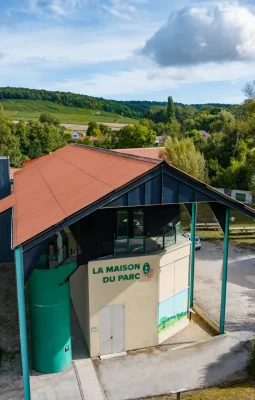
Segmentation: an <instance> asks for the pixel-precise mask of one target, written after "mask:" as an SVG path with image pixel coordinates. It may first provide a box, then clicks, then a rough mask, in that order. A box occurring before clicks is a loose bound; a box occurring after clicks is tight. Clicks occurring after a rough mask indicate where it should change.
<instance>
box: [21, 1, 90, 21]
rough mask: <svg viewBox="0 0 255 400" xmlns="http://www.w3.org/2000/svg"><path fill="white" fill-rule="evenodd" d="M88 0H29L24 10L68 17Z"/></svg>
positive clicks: (36, 13)
mask: <svg viewBox="0 0 255 400" xmlns="http://www.w3.org/2000/svg"><path fill="white" fill-rule="evenodd" d="M86 2H87V0H27V1H26V5H25V7H24V9H23V11H25V12H27V13H30V14H35V15H36V16H37V17H38V16H49V17H53V18H59V17H68V16H69V15H71V14H72V13H73V12H75V11H76V10H77V9H78V8H79V7H81V6H82V5H84V4H85V3H86Z"/></svg>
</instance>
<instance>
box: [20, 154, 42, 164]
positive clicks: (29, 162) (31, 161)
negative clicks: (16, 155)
mask: <svg viewBox="0 0 255 400" xmlns="http://www.w3.org/2000/svg"><path fill="white" fill-rule="evenodd" d="M46 155H47V154H46ZM46 155H43V156H40V157H37V158H33V159H32V160H28V161H25V162H23V164H22V167H27V166H28V165H30V164H33V163H34V162H35V161H37V160H39V159H40V158H42V157H46Z"/></svg>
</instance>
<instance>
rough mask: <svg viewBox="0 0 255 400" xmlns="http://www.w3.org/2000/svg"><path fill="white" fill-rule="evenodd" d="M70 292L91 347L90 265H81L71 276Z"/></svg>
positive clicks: (82, 328) (86, 339)
mask: <svg viewBox="0 0 255 400" xmlns="http://www.w3.org/2000/svg"><path fill="white" fill-rule="evenodd" d="M70 292H71V299H72V302H73V306H74V309H75V312H76V315H77V318H78V321H79V324H80V327H81V330H82V332H83V335H84V338H85V341H86V343H87V346H88V348H89V344H90V325H89V287H88V266H87V265H81V266H80V267H79V268H78V269H77V270H76V271H75V273H74V274H73V275H72V276H71V278H70Z"/></svg>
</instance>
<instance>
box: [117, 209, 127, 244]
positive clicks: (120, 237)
mask: <svg viewBox="0 0 255 400" xmlns="http://www.w3.org/2000/svg"><path fill="white" fill-rule="evenodd" d="M120 212H126V213H127V235H126V236H120V235H119V213H120ZM128 238H129V212H128V209H127V208H121V209H119V210H117V235H116V239H128Z"/></svg>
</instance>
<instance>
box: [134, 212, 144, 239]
mask: <svg viewBox="0 0 255 400" xmlns="http://www.w3.org/2000/svg"><path fill="white" fill-rule="evenodd" d="M136 212H142V215H143V217H142V218H143V223H142V225H138V226H142V227H143V230H142V233H141V235H135V229H136V227H137V225H135V213H136ZM132 235H133V238H134V239H139V238H142V237H145V212H144V208H134V209H133V212H132Z"/></svg>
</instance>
